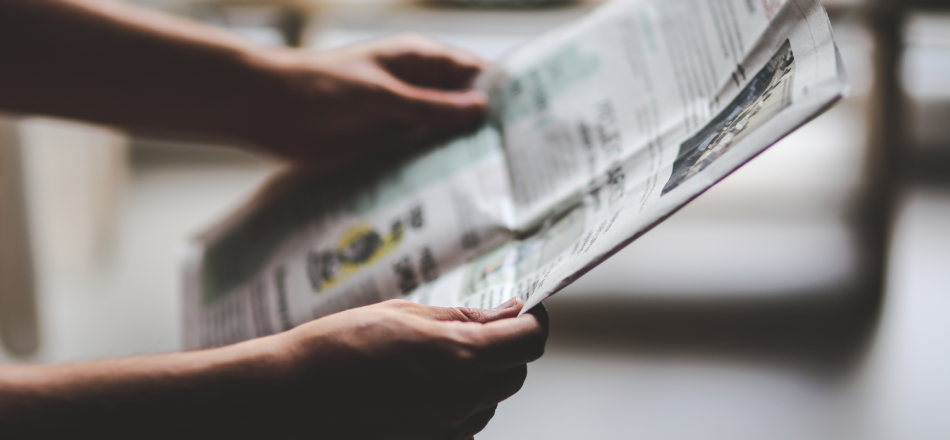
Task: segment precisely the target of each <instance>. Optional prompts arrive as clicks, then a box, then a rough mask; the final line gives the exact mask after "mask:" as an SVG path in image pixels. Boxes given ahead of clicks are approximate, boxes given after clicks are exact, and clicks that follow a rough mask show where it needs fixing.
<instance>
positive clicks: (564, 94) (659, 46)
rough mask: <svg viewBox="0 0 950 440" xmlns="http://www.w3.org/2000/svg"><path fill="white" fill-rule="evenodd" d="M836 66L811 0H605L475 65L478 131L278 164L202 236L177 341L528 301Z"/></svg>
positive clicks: (829, 80) (825, 92)
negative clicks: (330, 159)
mask: <svg viewBox="0 0 950 440" xmlns="http://www.w3.org/2000/svg"><path fill="white" fill-rule="evenodd" d="M847 83H848V82H847V79H846V76H845V73H844V70H843V68H842V63H841V60H840V57H839V54H838V51H837V48H836V46H835V43H834V39H833V37H832V32H831V26H830V23H829V21H828V16H827V14H826V12H825V10H824V9H823V8H822V6H821V4H819V3H818V1H817V0H639V1H637V0H616V1H614V2H612V3H609V4H607V5H604V6H602V7H600V8H599V9H597V10H595V11H593V12H592V13H590V14H589V15H587V16H586V17H584V18H583V19H581V20H578V21H577V22H574V23H572V24H570V25H568V26H565V27H562V28H559V29H556V30H554V31H551V32H549V33H547V34H545V35H543V36H541V37H539V38H537V39H535V40H533V41H531V42H529V43H527V44H524V45H523V46H521V47H519V48H517V49H516V50H514V51H512V52H511V53H509V54H508V55H506V56H505V57H503V58H502V59H501V60H500V61H498V62H497V63H496V64H495V65H494V67H493V68H492V69H490V70H489V71H487V72H485V73H484V74H483V76H482V77H481V78H480V79H479V87H481V88H484V89H485V90H486V91H487V92H488V93H489V96H490V101H491V112H490V117H489V120H488V122H487V123H486V124H485V125H484V126H483V127H482V128H481V129H480V130H478V131H477V132H474V133H471V134H468V135H466V136H463V137H459V138H456V139H453V140H451V141H448V142H443V143H441V144H440V145H433V146H431V147H430V148H427V149H424V150H422V151H420V152H419V153H417V154H416V155H415V156H414V157H410V158H407V159H406V160H405V161H404V162H402V163H396V164H390V166H388V167H386V168H385V169H373V168H372V167H361V168H355V169H354V170H351V171H350V172H348V173H343V174H339V175H336V176H334V177H332V178H328V177H321V178H308V177H306V176H294V175H290V176H286V175H285V176H281V177H279V178H277V179H276V180H275V181H274V182H272V183H271V184H270V185H267V186H266V187H265V189H263V190H262V191H261V192H260V193H259V194H258V195H257V196H255V197H254V198H253V199H252V200H250V201H249V202H248V203H247V204H245V206H244V207H243V208H241V209H240V210H238V212H236V213H235V214H233V215H232V216H231V217H230V218H228V219H226V220H225V221H223V222H222V223H221V224H219V225H217V226H215V227H213V228H212V229H211V230H209V231H207V232H205V233H203V234H201V235H200V236H198V237H197V238H196V239H195V240H194V241H193V242H192V243H191V246H190V247H189V252H188V256H187V258H186V262H185V327H186V328H185V345H186V347H188V348H197V347H213V346H220V345H224V344H230V343H234V342H237V341H241V340H245V339H249V338H254V337H257V336H263V335H268V334H272V333H276V332H280V331H283V330H286V329H289V328H291V327H293V326H295V325H299V324H301V323H304V322H306V321H309V320H311V319H314V318H319V317H321V316H325V315H328V314H331V313H334V312H338V311H341V310H345V309H348V308H352V307H357V306H361V305H365V304H371V303H375V302H379V301H383V300H387V299H391V298H405V299H408V300H410V301H415V302H419V303H423V304H432V305H440V306H464V307H492V306H495V305H498V304H499V303H501V302H503V301H505V300H507V299H509V298H512V297H515V296H517V297H520V298H522V299H523V300H524V301H525V303H526V306H525V310H527V309H529V308H531V307H532V306H534V305H537V304H538V303H540V302H541V301H542V300H544V299H545V298H547V297H549V296H551V295H553V294H554V293H556V292H557V291H559V290H561V289H563V288H564V287H565V286H567V285H569V284H571V283H572V282H573V281H575V280H577V279H578V278H579V277H580V276H582V275H583V274H584V273H586V272H587V271H589V270H591V269H592V268H593V267H594V266H597V265H598V264H600V263H601V262H602V261H604V260H605V259H607V258H610V256H611V255H613V254H614V253H616V252H617V251H619V250H620V249H622V248H623V247H624V246H626V245H628V244H629V243H630V242H632V241H633V240H635V239H637V237H639V236H641V235H643V234H644V233H645V232H646V231H647V230H649V229H650V228H651V227H653V226H654V225H656V224H657V223H659V222H661V221H663V219H665V218H666V217H668V216H670V215H671V214H673V213H674V212H675V211H676V210H677V209H679V208H680V207H682V206H683V205H685V204H686V203H688V202H689V201H690V200H692V199H693V198H695V197H696V196H698V195H699V194H701V193H702V192H703V191H705V190H706V189H707V188H709V187H710V186H712V185H713V184H715V183H716V182H717V181H719V180H721V179H722V178H724V177H725V176H726V175H728V174H729V173H731V172H732V171H734V170H735V169H736V168H738V167H740V166H742V165H743V164H744V163H746V162H747V161H749V160H750V159H752V158H753V157H754V156H756V155H757V154H759V153H761V152H762V151H763V150H764V149H766V148H768V147H769V146H770V145H772V144H773V143H775V142H776V141H778V140H779V139H780V138H782V137H783V136H785V135H787V134H788V133H789V132H791V131H792V130H794V129H796V128H797V127H799V126H801V125H802V124H804V123H805V122H807V121H808V120H810V119H811V118H814V117H815V116H817V115H818V114H820V113H821V112H822V111H824V110H825V109H827V108H828V107H829V106H831V105H832V104H833V103H835V102H836V101H837V100H838V99H840V98H841V97H842V96H843V95H844V94H845V93H846V90H847V87H848V86H847Z"/></svg>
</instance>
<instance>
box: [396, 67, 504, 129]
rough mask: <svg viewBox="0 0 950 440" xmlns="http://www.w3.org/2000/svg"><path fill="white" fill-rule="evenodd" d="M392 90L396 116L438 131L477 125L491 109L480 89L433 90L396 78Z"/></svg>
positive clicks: (407, 121)
mask: <svg viewBox="0 0 950 440" xmlns="http://www.w3.org/2000/svg"><path fill="white" fill-rule="evenodd" d="M389 89H390V91H391V92H392V94H393V98H395V99H394V100H395V102H394V103H393V104H394V105H392V106H390V111H391V112H392V116H393V117H394V118H396V119H400V120H403V121H404V122H406V123H410V124H419V125H423V126H427V127H430V128H433V129H437V130H458V129H463V128H469V127H474V126H475V125H477V124H479V123H480V122H482V120H484V119H485V113H486V110H487V109H488V97H487V96H486V95H485V93H484V92H482V91H480V90H474V89H469V90H441V89H430V88H425V87H419V86H415V85H412V84H408V83H404V82H402V81H399V80H398V79H396V78H393V81H392V83H391V85H390V87H389Z"/></svg>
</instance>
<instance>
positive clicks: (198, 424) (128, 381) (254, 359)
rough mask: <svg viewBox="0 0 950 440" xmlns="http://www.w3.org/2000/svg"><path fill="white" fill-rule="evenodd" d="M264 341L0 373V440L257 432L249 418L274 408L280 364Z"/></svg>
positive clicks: (26, 368)
mask: <svg viewBox="0 0 950 440" xmlns="http://www.w3.org/2000/svg"><path fill="white" fill-rule="evenodd" d="M270 342H271V344H266V343H264V344H262V343H261V342H259V341H258V342H252V343H247V344H239V345H236V346H231V347H227V348H224V349H218V350H208V351H199V352H186V353H178V354H169V355H159V356H149V357H142V358H131V359H119V360H110V361H102V362H94V363H85V364H73V365H58V366H39V367H29V366H23V367H19V366H17V367H4V368H0V431H2V432H4V438H44V437H47V436H50V437H52V436H59V435H69V436H75V437H87V436H93V437H96V438H113V437H114V438H151V437H161V438H172V436H173V437H174V438H202V437H203V438H209V437H217V436H220V435H221V434H228V432H227V430H228V429H229V428H230V429H235V430H239V431H243V432H244V433H245V434H247V433H248V431H249V430H251V429H254V428H255V426H254V425H252V424H249V423H248V422H249V421H251V420H253V418H252V417H249V416H252V415H257V416H263V415H264V414H262V413H263V412H266V411H265V410H266V409H267V408H274V407H276V406H279V405H278V403H279V402H274V401H275V400H277V399H275V398H274V397H273V396H276V395H277V394H278V392H279V391H280V383H279V379H280V378H279V377H275V376H278V375H275V374H274V373H275V372H279V371H281V367H280V365H279V361H278V356H276V355H274V353H276V352H275V351H274V350H270V349H268V348H267V347H268V346H269V345H270V346H276V345H275V344H274V343H273V341H270ZM267 372H269V373H270V374H268V373H267ZM248 402H253V404H248ZM255 405H258V406H259V407H260V408H255V407H254V406H255ZM255 413H256V414H255ZM212 430H213V431H214V432H210V431H212ZM212 434H213V435H212ZM8 436H10V437H8Z"/></svg>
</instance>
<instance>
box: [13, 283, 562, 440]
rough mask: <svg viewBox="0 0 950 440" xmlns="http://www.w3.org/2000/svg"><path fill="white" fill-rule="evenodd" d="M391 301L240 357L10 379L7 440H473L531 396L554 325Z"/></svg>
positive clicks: (197, 356)
mask: <svg viewBox="0 0 950 440" xmlns="http://www.w3.org/2000/svg"><path fill="white" fill-rule="evenodd" d="M521 304H522V303H521V302H520V301H518V300H516V301H515V302H513V303H509V304H508V307H507V308H505V307H504V306H501V308H499V309H491V310H474V309H455V308H438V307H428V306H421V305H416V304H412V303H409V302H406V301H389V302H385V303H381V304H377V305H373V306H368V307H363V308H360V309H354V310H350V311H346V312H342V313H338V314H335V315H331V316H329V317H326V318H322V319H319V320H316V321H313V322H311V323H308V324H305V325H302V326H300V327H297V328H295V329H293V330H290V331H288V332H285V333H281V334H278V335H274V336H270V337H266V338H260V339H255V340H251V341H248V342H244V343H241V344H236V345H233V346H229V347H224V348H219V349H214V350H204V351H195V352H185V353H177V354H168V355H159V356H151V357H144V358H133V359H123V360H112V361H103V362H96V363H87V364H73V365H59V366H39V367H26V366H6V367H2V368H0V432H3V434H4V438H48V437H49V438H62V437H66V436H68V437H79V438H86V437H89V438H302V437H308V438H322V439H335V438H361V439H375V438H417V439H456V438H458V439H464V438H469V437H470V436H472V435H474V434H475V433H477V432H478V431H480V430H481V429H482V428H484V426H485V425H486V424H487V423H488V420H489V419H490V418H491V416H492V415H493V414H494V410H495V407H496V406H497V403H498V402H499V401H501V400H504V399H505V398H507V397H508V396H510V395H512V394H514V393H515V392H517V391H518V389H519V388H520V387H521V384H522V383H523V381H524V378H525V374H526V372H527V370H526V367H525V363H526V362H530V361H532V360H534V359H537V358H538V357H540V356H541V353H542V352H543V348H544V341H545V339H546V336H547V330H546V315H544V314H543V312H542V313H541V314H538V315H532V314H525V315H523V316H521V317H517V318H516V317H515V316H517V314H518V311H519V310H520V309H521Z"/></svg>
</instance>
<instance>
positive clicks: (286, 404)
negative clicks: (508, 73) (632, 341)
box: [0, 0, 547, 439]
mask: <svg viewBox="0 0 950 440" xmlns="http://www.w3.org/2000/svg"><path fill="white" fill-rule="evenodd" d="M483 67H484V64H483V62H482V61H481V60H479V59H478V58H476V57H474V56H472V55H471V54H468V53H465V52H463V51H460V50H458V49H454V48H450V47H446V46H443V45H440V44H437V43H434V42H431V41H428V40H424V39H421V38H419V37H413V36H404V37H398V38H395V39H388V40H382V41H377V42H371V43H367V44H362V45H357V46H350V47H347V48H344V49H340V50H336V51H329V52H322V53H306V52H300V51H292V50H286V49H269V48H264V47H260V46H257V45H254V44H252V43H250V42H247V41H245V40H242V39H240V38H238V37H235V36H233V35H231V34H229V33H226V32H224V31H221V30H219V29H216V28H213V27H208V26H204V25H201V24H198V23H194V22H189V21H186V20H182V19H178V18H173V17H169V16H165V15H161V14H157V13H154V12H150V11H146V10H142V9H138V8H134V7H131V6H128V5H122V4H116V3H106V2H100V1H96V0H85V1H82V0H0V109H3V110H5V111H8V112H22V113H40V114H47V115H54V116H60V117H67V118H74V119H81V120H86V121H91V122H96V123H103V124H110V125H115V126H119V127H123V128H125V129H129V130H133V131H137V132H145V133H150V134H160V135H163V136H186V137H189V138H206V139H216V140H226V141H229V142H230V143H232V144H235V145H239V146H241V147H242V148H249V149H253V150H256V151H261V152H264V153H267V154H271V155H273V156H276V157H280V158H284V159H287V160H290V161H293V162H295V163H297V164H302V165H304V166H307V167H310V168H312V171H314V172H334V171H338V170H341V169H343V168H345V167H347V166H350V165H351V164H354V163H357V162H365V161H369V160H381V158H387V157H394V156H398V155H400V154H405V149H407V148H410V147H412V146H413V145H416V144H418V143H420V142H423V141H425V140H427V139H431V138H432V137H438V136H443V135H447V134H452V133H458V132H460V131H464V130H467V129H471V128H474V127H477V126H478V125H479V124H480V123H481V121H482V119H483V118H484V113H485V108H486V98H485V96H484V95H483V94H482V93H481V92H478V91H475V90H472V89H470V83H471V81H472V80H473V78H474V77H475V76H476V75H477V74H478V72H479V71H481V69H482V68H483ZM522 304H523V303H522V302H521V301H520V300H514V301H513V302H512V303H509V304H507V307H502V308H498V309H490V310H476V309H462V308H458V309H456V308H438V307H428V306H421V305H415V304H411V303H408V302H405V301H388V302H385V303H381V304H377V305H372V306H367V307H362V308H358V309H353V310H350V311H346V312H341V313H338V314H334V315H331V316H328V317H325V318H322V319H319V320H315V321H312V322H310V323H308V324H304V325H301V326H299V327H297V328H295V329H293V330H290V331H288V332H284V333H281V334H278V335H274V336H270V337H265V338H260V339H255V340H251V341H247V342H244V343H240V344H236V345H232V346H228V347H223V348H218V349H213V350H202V351H193V352H184V353H174V354H164V355H156V356H149V357H141V358H130V359H115V360H106V361H100V362H93V363H78V364H66V365H51V366H9V365H7V366H0V432H2V433H3V438H4V439H8V438H31V439H35V438H64V437H69V438H72V437H80V438H87V437H88V438H192V437H193V438H209V437H211V438H225V437H227V438H288V439H294V438H320V439H336V438H348V439H349V438H358V439H410V438H411V439H464V438H471V437H472V436H473V435H474V434H475V433H477V432H478V431H480V430H481V429H482V428H483V427H484V426H485V424H487V423H488V420H489V419H490V418H491V416H492V415H493V414H494V411H495V407H496V406H497V403H498V402H500V401H502V400H504V399H505V398H507V397H508V396H510V395H512V394H514V393H515V392H517V391H518V389H519V388H520V387H521V385H522V383H523V382H524V379H525V374H526V371H527V370H526V364H527V363H528V362H531V361H533V360H535V359H537V358H538V357H540V356H541V354H542V352H543V350H544V343H545V340H546V337H547V317H546V315H545V314H544V312H543V309H540V310H534V311H532V312H531V313H528V314H524V315H522V316H521V317H517V315H518V312H519V311H520V309H521V307H522Z"/></svg>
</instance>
